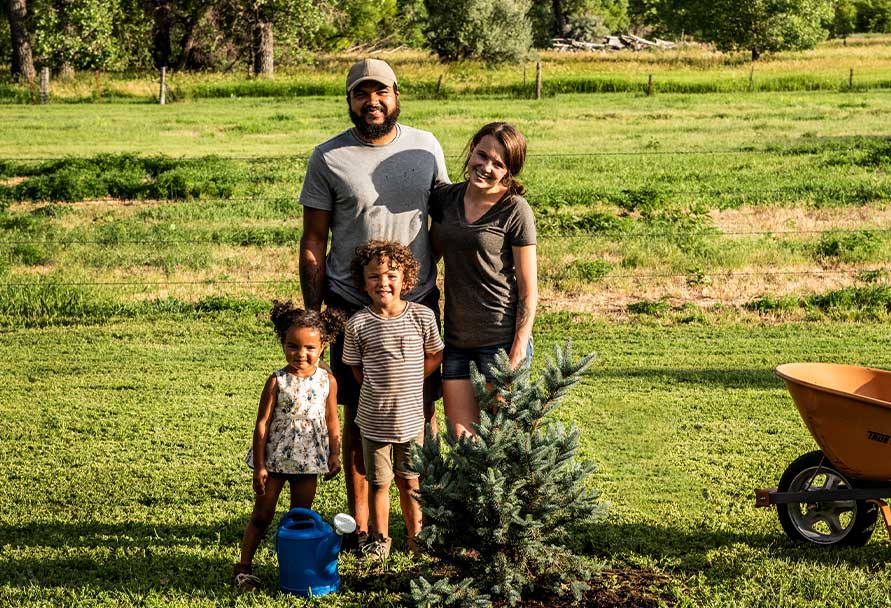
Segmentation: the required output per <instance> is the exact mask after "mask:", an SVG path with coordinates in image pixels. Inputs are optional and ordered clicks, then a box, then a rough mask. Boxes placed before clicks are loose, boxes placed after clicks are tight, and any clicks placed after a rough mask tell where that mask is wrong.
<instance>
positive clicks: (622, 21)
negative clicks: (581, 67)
mask: <svg viewBox="0 0 891 608" xmlns="http://www.w3.org/2000/svg"><path fill="white" fill-rule="evenodd" d="M529 19H530V20H531V21H532V29H533V37H534V43H535V46H537V47H539V48H545V47H549V46H551V39H552V38H562V37H570V38H576V39H578V40H583V39H584V40H593V39H594V38H597V37H600V36H602V35H605V34H609V33H610V32H615V31H619V30H623V29H625V28H626V27H627V26H628V0H534V1H533V2H532V7H531V8H530V9H529Z"/></svg>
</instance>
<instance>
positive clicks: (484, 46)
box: [425, 0, 532, 63]
mask: <svg viewBox="0 0 891 608" xmlns="http://www.w3.org/2000/svg"><path fill="white" fill-rule="evenodd" d="M425 5H426V7H427V13H428V23H427V42H428V44H429V45H430V48H431V49H433V51H434V52H436V54H437V55H439V57H440V58H441V59H444V60H456V59H481V60H483V61H485V62H487V63H502V62H518V61H520V60H521V59H522V58H523V57H524V56H525V55H526V53H527V52H528V50H529V47H530V46H531V45H532V26H531V24H530V22H529V19H528V18H527V16H526V14H527V13H528V11H529V7H530V0H456V1H455V2H450V3H445V2H440V1H439V0H425Z"/></svg>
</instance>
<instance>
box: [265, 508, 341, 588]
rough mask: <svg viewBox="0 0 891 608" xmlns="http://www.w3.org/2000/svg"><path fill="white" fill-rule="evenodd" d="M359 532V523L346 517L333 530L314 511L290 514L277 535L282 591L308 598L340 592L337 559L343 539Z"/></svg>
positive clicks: (293, 511)
mask: <svg viewBox="0 0 891 608" xmlns="http://www.w3.org/2000/svg"><path fill="white" fill-rule="evenodd" d="M355 529H356V520H355V519H353V518H352V517H350V516H349V515H347V514H346V513H338V514H337V515H335V516H334V528H333V529H332V527H331V526H330V525H329V524H328V523H327V522H325V521H323V520H322V517H321V516H320V515H319V514H318V513H316V512H315V511H313V510H311V509H301V508H299V507H298V508H295V509H291V510H290V511H288V513H287V514H285V515H284V516H283V517H282V519H281V521H280V522H279V524H278V532H277V533H276V535H275V552H276V554H277V555H278V580H279V587H280V588H281V590H282V591H284V592H285V593H292V594H294V595H301V596H304V597H310V596H318V595H327V594H329V593H334V592H335V591H337V590H338V589H339V588H340V575H339V574H338V573H337V556H338V554H339V553H340V543H341V540H342V535H343V534H348V533H350V532H353V531H354V530H355Z"/></svg>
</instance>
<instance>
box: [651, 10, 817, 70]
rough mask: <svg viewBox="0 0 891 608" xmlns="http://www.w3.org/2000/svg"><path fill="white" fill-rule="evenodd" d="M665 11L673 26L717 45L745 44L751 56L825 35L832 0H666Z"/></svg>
mask: <svg viewBox="0 0 891 608" xmlns="http://www.w3.org/2000/svg"><path fill="white" fill-rule="evenodd" d="M670 11H674V14H675V17H673V18H670V21H669V22H670V23H671V24H672V25H673V26H674V29H675V31H678V28H679V29H681V30H683V31H685V32H690V33H691V34H693V35H697V36H698V37H699V38H701V39H703V40H707V41H710V42H714V43H715V45H716V46H717V47H718V48H719V49H721V50H736V49H748V50H750V51H751V53H752V59H753V60H756V59H758V58H759V57H760V56H761V54H762V53H763V52H765V51H781V50H798V49H808V48H813V47H814V46H816V44H817V43H818V42H820V41H822V40H825V39H826V36H827V35H828V34H829V32H828V31H827V30H826V29H825V28H824V24H825V23H828V22H830V21H831V18H832V0H747V1H746V2H739V1H738V0H665V3H664V4H663V5H662V8H661V9H660V15H663V16H665V15H666V14H667V13H668V12H670ZM679 26H680V27H679Z"/></svg>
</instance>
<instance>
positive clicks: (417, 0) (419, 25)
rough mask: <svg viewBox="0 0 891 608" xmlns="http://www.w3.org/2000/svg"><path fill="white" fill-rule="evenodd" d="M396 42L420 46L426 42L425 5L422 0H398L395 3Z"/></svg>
mask: <svg viewBox="0 0 891 608" xmlns="http://www.w3.org/2000/svg"><path fill="white" fill-rule="evenodd" d="M396 6H397V8H396V20H395V21H396V26H395V27H396V32H395V36H396V40H395V41H396V42H398V43H400V44H405V45H407V46H412V47H416V48H420V47H422V46H425V45H426V44H427V39H426V37H425V36H424V30H425V29H426V28H427V7H426V6H424V0H398V1H397V3H396Z"/></svg>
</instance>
